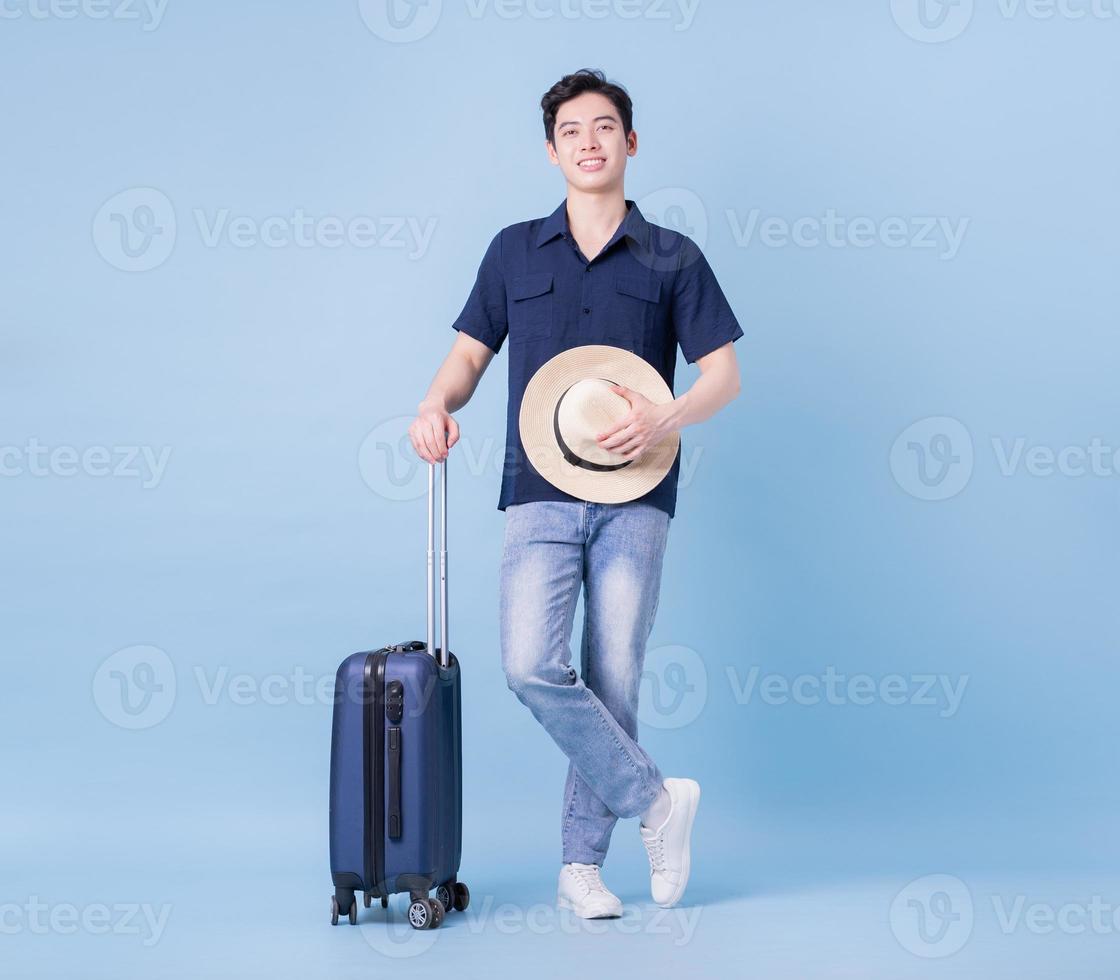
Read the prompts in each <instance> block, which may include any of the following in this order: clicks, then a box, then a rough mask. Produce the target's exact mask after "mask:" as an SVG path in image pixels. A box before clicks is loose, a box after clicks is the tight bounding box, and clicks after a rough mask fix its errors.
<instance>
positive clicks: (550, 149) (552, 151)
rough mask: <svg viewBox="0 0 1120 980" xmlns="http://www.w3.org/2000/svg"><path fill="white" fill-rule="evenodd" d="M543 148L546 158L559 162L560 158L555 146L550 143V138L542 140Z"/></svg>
mask: <svg viewBox="0 0 1120 980" xmlns="http://www.w3.org/2000/svg"><path fill="white" fill-rule="evenodd" d="M544 150H545V153H547V154H548V159H549V160H551V161H552V162H553V163H556V164H559V163H560V158H559V157H558V156H557V155H556V147H554V146H553V145H552V140H550V139H546V140H545V141H544Z"/></svg>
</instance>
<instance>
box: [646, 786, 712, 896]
mask: <svg viewBox="0 0 1120 980" xmlns="http://www.w3.org/2000/svg"><path fill="white" fill-rule="evenodd" d="M662 785H663V786H664V787H665V790H666V792H667V793H668V794H669V799H670V800H671V801H672V806H671V807H670V810H669V816H667V817H666V818H665V822H664V823H663V824H662V825H661V826H660V827H658V828H656V829H651V828H649V827H646V826H644V825H643V824H639V825H638V832H639V833H640V834H641V836H642V843H643V844H645V846H646V852H647V853H648V854H649V884H650V891H651V892H652V893H653V900H654V901H655V902H656V903H657V904H658V905H660V906H662V907H663V908H669V907H670V906H672V905H676V904H677V902H679V901H680V899H681V896H682V895H683V894H684V890H685V887H686V886H687V885H688V872H689V840H690V838H691V836H692V821H693V819H694V818H695V816H696V807H697V806H698V805H699V804H700V784H699V783H698V782H696V780H694V779H666V780H665V782H664V783H663V784H662Z"/></svg>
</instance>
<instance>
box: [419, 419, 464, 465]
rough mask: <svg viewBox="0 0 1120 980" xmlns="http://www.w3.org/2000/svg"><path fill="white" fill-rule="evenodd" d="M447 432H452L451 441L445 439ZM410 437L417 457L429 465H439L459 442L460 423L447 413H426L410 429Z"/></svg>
mask: <svg viewBox="0 0 1120 980" xmlns="http://www.w3.org/2000/svg"><path fill="white" fill-rule="evenodd" d="M445 430H446V431H450V432H451V435H452V438H451V439H446V438H445ZM408 437H409V440H410V441H411V442H412V448H413V449H415V450H416V455H417V456H419V457H420V458H421V459H422V460H424V461H425V462H427V463H439V462H442V461H443V460H445V459H447V455H448V451H449V450H450V448H451V447H452V446H453V445H455V443H456V442H458V441H459V423H458V422H456V421H455V420H454V419H453V418H452V417H451V416H450V415H449V414H448V413H447V412H425V413H423V414H421V415H419V416H417V418H416V419H415V421H413V423H412V425H410V426H409V427H408Z"/></svg>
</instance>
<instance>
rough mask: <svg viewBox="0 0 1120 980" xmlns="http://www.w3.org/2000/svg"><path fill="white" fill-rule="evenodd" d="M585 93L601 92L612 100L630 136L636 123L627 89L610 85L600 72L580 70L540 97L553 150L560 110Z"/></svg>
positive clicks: (626, 132)
mask: <svg viewBox="0 0 1120 980" xmlns="http://www.w3.org/2000/svg"><path fill="white" fill-rule="evenodd" d="M584 92H598V93H599V94H600V95H605V96H606V97H607V98H608V99H610V100H611V102H612V103H614V107H615V108H616V109H617V110H618V114H619V116H620V117H621V119H622V133H623V135H624V136H629V135H630V130H631V129H632V128H633V123H634V104H633V103H632V102H631V101H630V96H629V94H628V93H627V91H626V89H624V88H623V87H622V86H621V85H619V84H618V83H616V82H608V81H607V78H606V76H605V75H604V74H603V73H602V72H601V71H599V70H598V69H594V68H581V69H580V70H579V71H577V72H575V73H574V74H571V75H565V76H564V77H563V78H561V79H560V81H558V82H557V83H556V84H555V85H553V86H552V88H550V89H549V90H548V91H547V92H545V93H544V95H542V96H541V110H542V111H543V112H544V137H545V139H546V140H548V141H549V142H550V143H551V144H552V145H553V146H555V145H556V112H557V110H558V109H559V108H560V106H561V105H562V104H563V103H565V102H567V101H568V100H569V99H574V98H575V97H576V96H577V95H583V93H584Z"/></svg>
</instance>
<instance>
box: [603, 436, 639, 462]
mask: <svg viewBox="0 0 1120 980" xmlns="http://www.w3.org/2000/svg"><path fill="white" fill-rule="evenodd" d="M643 449H645V440H644V439H642V437H641V436H636V437H635V438H633V439H631V440H630V441H629V442H625V443H623V444H622V445H621V446H619V447H618V448H617V449H612V450H611V452H614V453H618V455H619V456H625V457H626V458H627V459H629V458H631V457H632V456H637V455H638V454H639V453H641V452H642V450H643Z"/></svg>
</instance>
